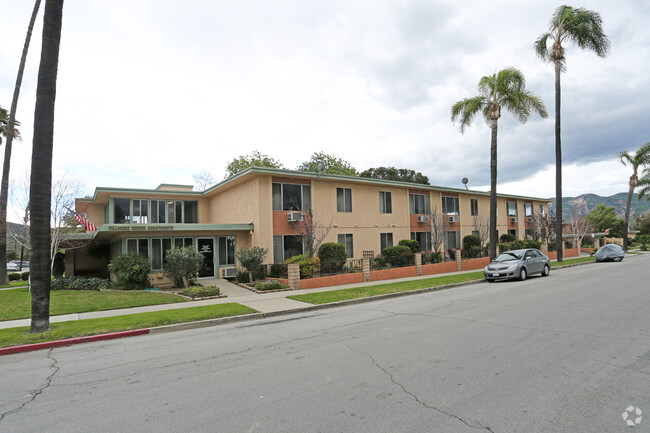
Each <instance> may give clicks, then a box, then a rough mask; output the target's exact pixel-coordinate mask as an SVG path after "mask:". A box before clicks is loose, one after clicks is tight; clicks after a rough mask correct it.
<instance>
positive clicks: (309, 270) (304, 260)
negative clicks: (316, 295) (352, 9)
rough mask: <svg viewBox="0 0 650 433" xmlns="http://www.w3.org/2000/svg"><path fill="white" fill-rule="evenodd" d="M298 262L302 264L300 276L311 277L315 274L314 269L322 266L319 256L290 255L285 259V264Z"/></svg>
mask: <svg viewBox="0 0 650 433" xmlns="http://www.w3.org/2000/svg"><path fill="white" fill-rule="evenodd" d="M292 263H297V264H298V265H299V266H300V278H309V277H311V276H312V275H313V274H314V271H315V270H316V269H317V268H318V267H319V266H320V260H319V259H318V257H309V256H306V255H304V254H300V255H298V256H293V257H289V258H288V259H287V260H285V261H284V264H285V265H290V264H292Z"/></svg>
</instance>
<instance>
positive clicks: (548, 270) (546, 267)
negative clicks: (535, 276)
mask: <svg viewBox="0 0 650 433" xmlns="http://www.w3.org/2000/svg"><path fill="white" fill-rule="evenodd" d="M550 273H551V268H549V267H548V265H544V270H543V271H542V277H548V276H549V275H550Z"/></svg>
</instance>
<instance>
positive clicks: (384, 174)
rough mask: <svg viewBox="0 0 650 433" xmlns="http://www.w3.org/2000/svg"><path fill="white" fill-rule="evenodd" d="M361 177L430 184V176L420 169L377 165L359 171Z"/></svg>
mask: <svg viewBox="0 0 650 433" xmlns="http://www.w3.org/2000/svg"><path fill="white" fill-rule="evenodd" d="M359 176H361V177H368V178H372V179H383V180H394V181H397V182H410V183H421V184H423V185H429V178H428V177H427V176H425V175H423V174H422V173H420V172H419V171H415V170H409V169H406V168H395V167H377V168H369V169H367V170H364V171H362V172H361V173H359Z"/></svg>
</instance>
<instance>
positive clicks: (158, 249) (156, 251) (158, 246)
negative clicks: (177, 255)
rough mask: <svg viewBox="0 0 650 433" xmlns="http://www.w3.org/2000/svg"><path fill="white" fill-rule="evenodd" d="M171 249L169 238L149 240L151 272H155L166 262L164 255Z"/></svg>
mask: <svg viewBox="0 0 650 433" xmlns="http://www.w3.org/2000/svg"><path fill="white" fill-rule="evenodd" d="M171 249H172V240H171V238H162V239H151V270H154V271H157V270H161V269H163V267H164V264H165V263H166V262H167V259H166V257H165V255H166V254H167V251H169V250H171Z"/></svg>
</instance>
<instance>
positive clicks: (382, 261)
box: [372, 256, 386, 269]
mask: <svg viewBox="0 0 650 433" xmlns="http://www.w3.org/2000/svg"><path fill="white" fill-rule="evenodd" d="M372 267H373V268H378V269H382V268H385V267H386V258H384V256H377V257H375V258H374V259H373V263H372Z"/></svg>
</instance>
